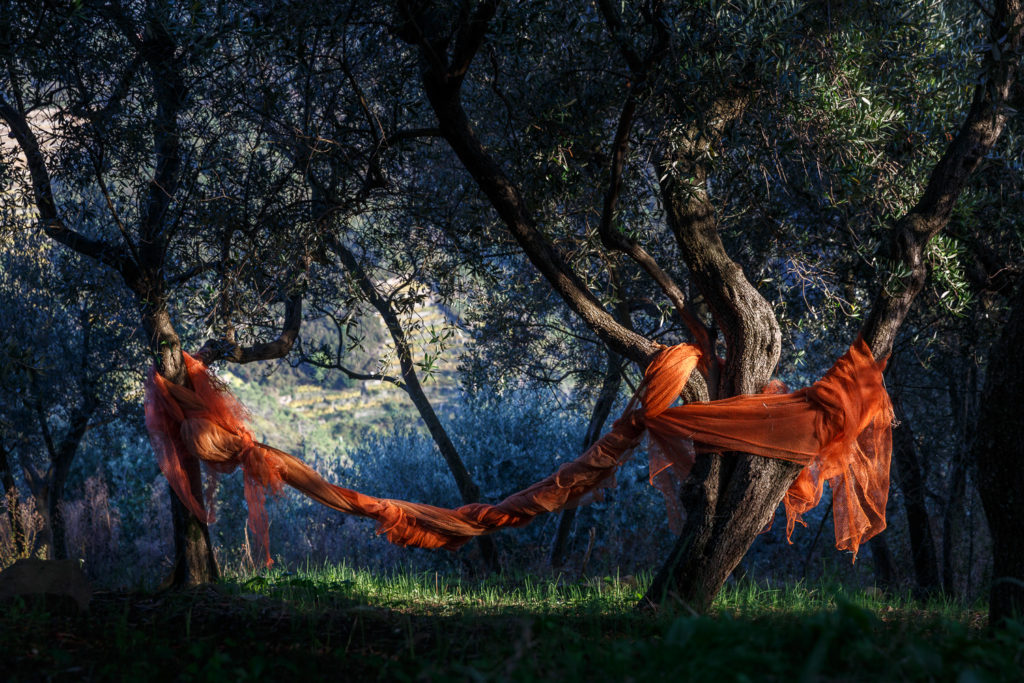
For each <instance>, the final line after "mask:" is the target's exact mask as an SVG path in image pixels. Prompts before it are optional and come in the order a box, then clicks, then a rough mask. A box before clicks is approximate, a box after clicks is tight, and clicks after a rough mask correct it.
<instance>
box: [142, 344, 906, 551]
mask: <svg viewBox="0 0 1024 683" xmlns="http://www.w3.org/2000/svg"><path fill="white" fill-rule="evenodd" d="M184 355H185V364H186V368H187V371H188V377H189V381H190V384H191V385H192V387H191V388H187V387H183V386H178V385H175V384H172V383H170V382H168V381H166V380H165V379H164V378H163V377H162V376H161V375H160V374H159V373H157V372H156V371H151V372H150V375H149V380H148V382H147V385H146V427H147V428H148V430H149V433H150V437H151V439H152V442H153V447H154V449H155V451H156V453H157V457H158V460H159V464H160V469H161V470H162V471H163V473H164V474H165V475H166V477H167V479H168V481H169V482H170V484H171V486H172V487H173V489H174V490H175V492H176V493H177V494H178V496H179V498H180V499H181V500H182V501H183V502H184V504H185V505H186V506H188V508H189V509H190V510H191V511H192V512H193V513H194V514H195V515H196V516H197V517H199V518H200V519H202V520H204V521H211V518H210V516H209V515H208V514H207V512H206V509H207V508H204V506H203V505H202V503H200V501H199V500H197V499H196V497H195V496H194V495H193V493H192V491H191V489H190V488H189V484H188V478H187V475H186V473H185V464H186V462H187V460H188V459H189V458H198V459H199V460H202V461H203V462H205V463H206V464H207V465H208V466H209V467H210V468H212V469H213V470H214V472H229V471H231V470H233V469H235V468H236V467H237V466H239V465H241V466H242V470H243V472H244V476H245V497H246V503H247V504H248V506H249V524H250V526H251V527H252V529H253V531H254V532H255V534H256V536H257V538H259V539H260V540H261V542H262V543H263V548H264V552H265V553H266V557H267V562H268V563H269V562H270V555H269V551H268V549H267V530H268V523H267V515H266V510H265V507H264V498H265V495H266V491H267V490H268V489H269V490H270V491H272V492H276V491H279V490H280V488H281V485H282V484H283V483H285V484H288V485H289V486H292V487H294V488H296V489H298V490H299V491H301V492H302V493H304V494H305V495H307V496H309V497H310V498H312V499H313V500H316V501H318V502H320V503H322V504H324V505H327V506H329V507H332V508H334V509H336V510H340V511H342V512H346V513H349V514H354V515H360V516H363V517H369V518H372V519H374V520H376V521H377V522H378V523H379V525H380V527H379V532H380V533H383V534H386V535H387V538H388V540H389V541H391V542H392V543H397V544H400V545H414V546H419V547H422V548H447V549H450V550H454V549H456V548H459V547H460V546H462V545H463V544H465V543H466V542H467V541H469V540H470V539H472V538H473V537H475V536H480V535H482V534H486V533H490V532H493V531H497V530H498V529H502V528H505V527H511V526H523V525H525V524H528V523H529V522H530V521H531V520H532V519H533V518H534V517H535V516H537V515H539V514H541V513H544V512H553V511H556V510H560V509H564V508H566V507H570V506H572V505H577V504H579V503H580V502H582V501H583V499H584V497H586V496H590V495H593V494H595V493H597V492H598V491H599V489H601V488H602V487H606V486H609V485H611V484H612V482H613V481H614V479H613V475H614V473H615V470H616V469H617V468H618V467H619V465H621V464H622V463H623V462H624V461H625V460H626V459H627V458H628V457H629V455H630V454H631V452H632V451H633V449H634V448H635V447H636V446H637V445H638V444H639V442H640V440H641V438H642V437H643V435H644V433H645V432H646V433H647V434H649V437H650V448H649V450H650V453H651V468H650V472H651V478H652V483H657V482H656V479H657V480H663V478H664V477H665V476H666V475H667V474H671V475H672V476H673V477H674V478H675V480H676V481H681V480H682V479H684V478H685V477H686V476H687V475H688V474H689V472H690V468H691V467H692V466H693V463H694V459H695V457H696V454H697V453H708V452H726V451H735V452H741V453H754V454H758V455H763V456H765V457H769V458H779V459H782V460H788V461H790V462H794V463H797V464H800V465H803V466H804V469H803V471H802V472H801V473H800V475H799V476H798V477H797V480H796V481H795V482H794V483H793V485H792V487H791V488H790V489H789V491H788V492H787V493H786V496H785V499H784V503H785V507H786V515H787V518H788V524H787V533H788V534H791V533H792V531H793V527H794V525H795V524H796V523H797V522H800V523H803V522H802V520H801V516H802V515H803V513H805V512H806V511H808V510H810V509H811V508H812V507H814V506H815V505H817V503H818V501H819V500H820V499H821V495H822V487H823V485H824V482H825V481H828V482H829V484H830V486H831V487H832V491H833V501H834V503H833V515H834V521H835V531H836V546H837V547H838V548H840V549H846V550H851V551H853V553H854V555H855V556H856V553H857V549H858V548H859V546H860V544H861V543H862V542H864V541H865V540H867V539H869V538H871V537H872V536H874V535H875V534H877V533H878V532H880V531H881V530H882V529H884V528H885V503H886V498H887V496H888V491H889V459H890V455H891V451H892V445H891V433H890V426H891V421H892V406H891V404H890V402H889V396H888V394H887V393H886V391H885V387H884V385H883V382H882V369H883V368H884V366H885V362H884V361H882V362H876V361H875V360H874V358H873V357H872V355H871V351H870V350H869V349H868V347H867V344H866V343H864V341H863V340H861V339H858V341H857V342H856V343H855V344H854V345H853V346H852V347H850V350H849V351H848V352H847V353H846V354H844V355H843V356H842V357H841V358H840V359H839V360H837V361H836V364H835V365H834V366H833V367H832V369H831V370H829V371H828V373H827V374H826V375H825V376H824V377H823V378H822V379H821V380H819V381H818V382H816V383H815V384H814V385H813V386H811V387H807V388H805V389H800V390H799V391H795V392H792V393H779V391H780V389H779V386H780V385H778V384H776V383H773V384H772V385H769V387H767V388H766V393H761V394H755V395H744V396H736V397H733V398H728V399H724V400H720V401H710V402H706V403H691V404H688V405H682V406H675V407H670V406H671V405H672V403H673V402H674V401H675V400H676V398H677V397H678V396H679V394H680V392H681V391H682V389H683V387H684V386H685V385H686V382H687V380H688V379H689V376H690V373H691V372H692V371H693V370H694V368H695V367H697V364H698V362H699V361H700V359H701V352H700V350H699V349H698V348H697V347H696V346H694V345H690V344H681V345H679V346H674V347H671V348H667V349H665V350H663V351H662V352H661V353H659V354H658V355H657V356H656V357H655V359H654V360H653V361H652V362H651V364H650V365H649V366H648V368H647V371H646V372H645V374H644V380H643V382H642V384H641V386H640V388H639V390H638V391H637V394H636V395H635V396H634V397H633V400H631V401H630V403H629V405H628V406H627V408H626V411H625V412H624V413H623V415H622V417H620V418H619V419H618V420H616V421H615V423H614V425H613V427H612V429H611V431H610V432H609V433H608V434H606V435H605V436H603V437H601V439H599V440H598V441H597V442H596V443H595V444H594V445H593V446H591V447H590V448H589V449H588V450H587V451H586V452H585V453H583V454H582V455H580V456H579V457H578V458H577V459H576V460H573V461H572V462H568V463H566V464H564V465H562V466H561V467H560V468H559V469H558V471H557V472H555V473H554V474H551V475H550V476H548V477H547V478H545V479H543V480H542V481H539V482H537V483H536V484H533V485H532V486H530V487H529V488H527V489H525V490H523V491H520V492H518V493H514V494H512V495H511V496H509V497H508V498H506V499H505V500H503V501H501V502H500V503H498V504H497V505H487V504H483V503H474V504H471V505H464V506H462V507H460V508H457V509H454V510H452V509H447V508H440V507H435V506H432V505H425V504H421V503H411V502H408V501H404V500H393V499H385V498H374V497H373V496H367V495H364V494H362V493H359V492H358V491H353V490H350V489H346V488H342V487H340V486H335V485H333V484H330V483H328V482H327V481H325V480H324V479H323V478H322V477H321V476H320V475H319V474H317V473H316V472H315V471H314V470H313V469H311V468H310V467H308V466H307V465H305V464H304V463H303V462H302V461H300V460H298V459H297V458H295V457H294V456H292V455H289V454H288V453H284V452H283V451H279V450H277V449H276V448H272V447H270V446H267V445H265V444H261V443H258V442H256V441H255V440H254V439H253V437H252V433H251V432H250V431H249V429H248V428H247V427H246V424H245V419H246V413H245V410H244V408H243V407H242V406H241V404H240V403H238V401H237V400H236V399H235V398H234V396H232V395H231V394H230V393H229V392H228V390H227V388H226V387H225V386H224V385H223V384H221V383H220V382H219V381H218V380H217V379H216V378H215V377H213V376H212V375H211V374H210V373H209V371H208V370H207V367H206V366H205V365H204V364H203V363H202V362H200V361H199V360H196V359H194V358H192V357H191V356H189V355H188V354H184ZM664 490H668V489H664ZM666 499H667V500H668V501H669V502H670V503H674V502H675V501H674V500H673V496H671V495H668V496H666ZM207 507H209V506H207ZM676 510H677V508H676ZM670 516H675V514H674V513H673V508H672V507H670Z"/></svg>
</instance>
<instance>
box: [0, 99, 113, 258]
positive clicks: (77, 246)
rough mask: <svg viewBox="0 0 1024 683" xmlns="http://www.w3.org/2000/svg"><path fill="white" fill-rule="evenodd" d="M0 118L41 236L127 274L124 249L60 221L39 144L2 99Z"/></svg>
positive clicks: (22, 118)
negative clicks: (16, 150)
mask: <svg viewBox="0 0 1024 683" xmlns="http://www.w3.org/2000/svg"><path fill="white" fill-rule="evenodd" d="M0 118H2V119H3V120H4V121H5V122H6V123H7V126H8V127H9V128H10V130H11V134H12V135H13V136H14V139H15V141H17V143H18V146H19V147H20V148H21V151H22V154H24V155H25V161H26V164H27V166H28V171H29V175H30V177H31V181H32V194H33V197H34V199H35V206H36V211H37V212H38V213H39V225H40V227H41V228H42V230H43V232H44V233H45V234H46V235H47V236H48V237H50V238H51V239H53V240H55V241H56V242H59V243H61V244H63V245H64V246H66V247H68V248H69V249H71V250H72V251H76V252H78V253H79V254H82V255H84V256H88V257H90V258H92V259H95V260H97V261H99V262H100V263H103V264H105V265H107V266H110V267H111V268H113V269H114V270H116V271H118V272H119V273H121V274H122V275H124V274H125V273H127V272H128V271H129V270H130V269H131V268H132V263H131V261H130V260H129V258H128V255H127V253H126V252H125V251H124V249H122V248H119V247H115V246H114V245H112V244H108V243H107V242H104V241H102V240H97V239H92V238H90V237H86V236H85V235H83V234H81V233H79V232H76V231H74V230H71V229H69V228H68V227H67V225H66V224H65V223H64V221H63V220H62V219H61V218H60V215H59V213H58V211H57V204H56V201H55V200H54V197H53V186H52V184H51V182H50V174H49V171H47V169H46V161H45V160H44V159H43V154H42V151H41V150H40V148H39V141H38V140H37V139H36V136H35V133H33V132H32V129H31V128H30V127H29V125H28V120H27V118H26V117H25V114H24V112H22V111H19V110H17V109H15V108H14V107H12V106H11V105H10V104H9V103H8V102H7V100H5V99H4V98H3V96H2V95H0Z"/></svg>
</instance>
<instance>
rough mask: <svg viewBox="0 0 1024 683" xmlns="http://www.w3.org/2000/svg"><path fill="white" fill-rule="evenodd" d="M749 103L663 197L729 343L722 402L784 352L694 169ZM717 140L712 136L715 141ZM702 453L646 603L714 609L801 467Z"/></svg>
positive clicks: (691, 144) (670, 181) (754, 385)
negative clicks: (678, 527)
mask: <svg viewBox="0 0 1024 683" xmlns="http://www.w3.org/2000/svg"><path fill="white" fill-rule="evenodd" d="M745 104H746V98H745V97H744V95H743V94H742V93H733V94H730V95H729V96H726V97H724V98H722V100H720V101H719V102H717V103H716V104H715V105H714V109H715V112H714V116H709V117H708V118H710V119H712V120H714V121H716V122H717V123H716V124H715V125H716V128H714V129H712V130H710V131H701V132H696V131H693V132H690V133H689V134H683V135H681V136H680V138H678V139H677V140H674V141H672V142H671V143H670V145H671V147H670V149H669V151H668V153H667V154H666V156H665V157H664V158H663V159H662V161H661V163H660V164H659V177H660V178H661V199H662V205H663V206H664V207H665V210H666V217H667V220H668V224H669V227H670V228H671V230H672V233H673V235H674V236H675V238H676V243H677V244H678V245H679V249H680V252H681V253H682V255H683V259H684V260H685V261H686V264H687V266H688V267H689V269H690V277H691V280H692V282H693V283H694V284H695V285H696V287H697V289H698V290H699V291H700V293H701V295H702V296H703V297H704V300H705V302H706V303H707V305H708V308H709V309H710V311H711V313H712V316H713V317H714V320H715V323H716V325H717V327H718V328H719V329H720V330H721V332H722V336H723V337H724V339H725V342H726V345H727V349H728V352H727V356H726V359H725V371H724V372H723V373H722V375H721V379H720V382H719V386H717V387H710V388H709V389H710V391H711V392H713V395H714V396H716V397H717V398H726V397H729V396H735V395H738V394H749V393H755V392H757V391H760V390H761V388H762V387H763V386H764V385H765V384H766V383H767V382H768V380H769V379H770V377H771V373H772V371H773V370H774V368H775V365H776V363H777V362H778V358H779V354H780V351H781V334H780V331H779V326H778V322H777V321H776V319H775V314H774V311H773V310H772V307H771V305H770V304H769V303H768V302H767V301H765V299H764V298H763V297H762V296H761V295H760V294H759V293H758V292H757V290H756V289H755V288H754V287H753V285H751V284H750V282H749V281H748V280H747V279H746V277H745V276H744V274H743V272H742V269H741V268H740V267H739V266H738V265H737V264H736V263H734V262H733V261H732V259H730V258H729V256H728V254H727V253H726V251H725V246H724V245H723V244H722V240H721V238H720V237H719V234H718V225H717V221H716V218H715V211H714V207H713V206H712V205H711V202H710V200H709V198H708V196H707V194H706V192H705V190H704V182H705V181H706V175H705V169H704V168H702V167H701V166H699V165H697V164H695V163H693V162H692V160H693V159H696V158H699V156H700V152H701V151H702V149H703V148H704V146H706V145H708V144H710V141H711V140H713V139H714V137H716V136H718V135H721V134H722V132H723V131H724V127H725V126H726V125H729V124H730V123H733V122H735V121H736V120H737V119H738V118H739V116H740V115H741V114H742V111H743V108H744V106H745ZM709 135H710V136H711V137H708V136H709ZM727 458H728V459H726V460H723V459H722V457H721V456H702V457H701V458H699V459H698V463H697V467H695V469H694V472H693V473H692V474H691V478H692V479H693V480H694V484H693V485H691V486H690V487H688V490H687V495H685V496H684V501H683V502H684V506H685V507H686V511H687V519H686V525H685V526H684V528H683V532H682V534H680V537H679V539H678V540H677V541H676V544H675V547H674V548H673V549H672V552H671V553H670V555H669V558H668V560H667V561H666V562H665V563H664V564H663V565H662V567H661V568H660V570H659V571H658V573H657V575H656V576H655V578H654V581H653V582H652V584H651V586H650V588H649V589H648V591H647V594H646V595H645V596H644V600H643V601H642V603H641V605H642V606H645V605H647V606H650V605H660V604H662V603H663V602H665V601H666V600H667V599H671V600H673V601H678V602H682V603H684V604H686V605H688V606H690V607H691V608H692V609H695V610H697V611H704V610H706V609H707V608H708V607H709V606H710V604H711V601H712V600H713V599H714V597H715V595H717V594H718V591H719V590H720V589H721V587H722V584H724V582H725V580H726V578H728V576H729V574H730V573H731V572H732V570H733V569H734V568H735V567H736V565H737V564H739V561H740V560H741V559H742V558H743V556H744V555H745V554H746V552H747V550H748V549H749V547H750V545H751V543H753V541H754V539H755V538H756V537H757V535H758V534H760V533H761V531H762V530H763V529H764V527H765V526H766V525H767V524H768V522H769V521H770V520H771V518H772V515H773V514H774V511H775V508H776V507H777V506H778V504H779V501H780V500H781V499H782V495H783V494H784V493H785V491H786V489H788V488H789V486H790V484H791V483H792V482H793V480H794V479H795V478H796V475H797V473H798V472H799V468H798V467H797V466H795V465H792V464H790V463H786V462H782V461H778V460H770V459H766V458H757V457H754V456H749V455H739V454H735V455H729V456H727Z"/></svg>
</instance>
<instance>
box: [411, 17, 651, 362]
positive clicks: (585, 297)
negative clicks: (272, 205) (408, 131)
mask: <svg viewBox="0 0 1024 683" xmlns="http://www.w3.org/2000/svg"><path fill="white" fill-rule="evenodd" d="M423 23H425V22H422V21H421V22H418V24H417V25H419V26H422V25H423ZM466 30H467V31H468V30H469V29H466ZM473 30H474V31H477V32H479V35H481V36H482V28H481V27H480V26H479V25H476V26H475V27H474V29H473ZM474 35H475V34H474ZM420 38H421V40H419V41H418V42H419V43H420V45H421V49H422V50H423V51H424V59H425V60H426V68H425V69H424V72H423V88H424V90H425V92H426V94H427V98H428V99H429V101H430V104H431V106H432V107H433V109H434V113H435V115H436V116H437V120H438V124H439V125H438V127H439V128H440V131H441V134H442V135H443V136H444V138H445V139H446V140H447V141H448V144H449V145H450V146H451V148H452V150H453V151H454V152H455V154H456V155H457V156H458V157H459V159H460V160H461V161H462V163H463V165H464V166H465V168H466V170H467V171H468V172H469V173H470V175H471V176H472V177H473V179H474V180H476V182H477V184H478V185H479V186H480V189H481V190H482V191H483V192H484V194H485V195H486V196H487V198H488V199H489V200H490V202H491V204H492V206H494V208H495V210H496V211H497V212H498V215H499V216H500V217H501V219H502V220H503V221H504V222H505V224H506V226H507V227H508V229H509V231H510V232H511V233H512V236H513V237H514V238H515V239H516V241H517V242H518V243H519V246H520V248H521V249H522V250H523V252H524V253H525V254H526V256H527V258H529V259H530V261H531V262H532V263H533V264H534V266H535V267H536V268H537V270H538V271H540V273H541V275H543V276H544V277H545V278H546V279H547V280H548V281H549V282H550V283H551V286H552V288H553V289H554V290H555V291H556V292H558V294H559V295H560V296H561V297H562V299H563V300H564V301H565V302H566V304H567V305H568V306H569V308H570V309H572V310H573V312H575V313H576V314H577V315H578V316H579V317H580V318H582V319H583V321H584V322H585V323H586V324H587V325H589V326H590V327H591V329H593V330H594V331H595V332H596V333H597V334H598V336H600V337H601V340H602V341H603V342H604V343H605V344H607V345H608V346H610V347H611V348H612V349H613V350H615V351H616V352H617V353H619V354H621V355H623V356H625V357H627V358H629V359H631V360H633V361H635V362H637V363H641V364H644V365H646V363H647V362H648V360H649V359H650V357H651V356H653V355H654V354H655V353H657V351H658V349H659V347H658V345H656V344H655V343H654V342H652V341H651V340H649V339H646V338H644V337H642V336H641V335H639V334H637V333H635V332H633V331H632V330H629V329H627V328H625V327H623V326H622V325H620V324H619V323H618V322H617V321H616V320H615V318H614V317H613V316H612V315H611V314H610V313H608V311H606V310H605V309H604V307H603V306H602V305H601V303H600V302H599V301H598V299H597V297H595V296H594V294H593V293H592V292H591V291H590V290H589V289H588V288H587V286H586V285H585V284H584V283H583V281H582V280H581V279H580V278H579V276H578V275H576V273H575V272H573V270H572V268H571V267H570V266H569V265H568V264H567V263H566V261H565V259H564V258H563V256H562V254H561V252H560V251H559V250H558V248H557V247H556V246H555V245H554V244H552V243H551V242H550V241H549V240H548V239H547V237H545V236H544V234H543V233H541V232H540V230H538V229H537V226H536V224H535V223H534V220H533V217H532V216H531V214H530V212H529V211H528V209H527V208H526V205H525V202H524V201H523V198H522V195H521V194H520V192H519V188H518V187H517V186H516V185H515V184H514V183H513V182H512V181H511V180H510V179H509V177H508V176H507V175H505V173H504V171H503V170H502V169H501V167H500V166H499V165H498V164H497V162H495V160H494V159H493V158H492V157H491V156H490V155H489V154H488V153H487V151H486V150H485V149H484V147H483V145H482V143H481V142H480V140H479V138H477V136H476V132H475V130H474V129H473V127H472V124H471V123H470V122H469V119H468V117H467V116H466V112H465V111H464V110H463V108H462V103H461V102H460V100H459V91H458V88H457V87H454V88H453V87H452V86H451V83H450V81H449V80H448V78H447V74H446V73H444V72H438V70H437V67H436V66H431V65H432V64H433V60H431V59H430V55H429V54H427V53H426V50H427V47H428V46H429V45H431V44H432V43H431V41H430V40H428V39H426V38H424V37H423V36H422V35H421V36H420ZM466 40H467V41H468V40H469V39H468V38H467V39H466ZM434 42H437V41H434ZM467 44H468V43H467ZM464 58H465V57H463V59H464ZM462 75H464V73H463V74H462ZM460 77H461V76H460Z"/></svg>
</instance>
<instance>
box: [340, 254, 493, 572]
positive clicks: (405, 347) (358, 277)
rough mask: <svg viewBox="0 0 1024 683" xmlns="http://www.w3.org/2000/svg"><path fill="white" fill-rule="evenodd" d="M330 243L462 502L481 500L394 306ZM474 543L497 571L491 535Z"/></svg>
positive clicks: (350, 258)
mask: <svg viewBox="0 0 1024 683" xmlns="http://www.w3.org/2000/svg"><path fill="white" fill-rule="evenodd" d="M330 245H331V249H333V250H334V252H335V253H336V254H337V255H338V258H339V259H340V260H341V263H342V265H343V266H344V268H345V270H346V271H348V273H349V274H350V275H351V276H352V277H353V278H354V279H355V281H356V284H357V285H358V286H359V288H360V290H362V292H363V295H364V296H365V297H366V298H367V300H368V301H369V302H370V304H371V305H372V306H373V307H374V308H375V309H376V310H377V313H378V314H379V315H380V317H381V319H382V320H383V321H384V325H385V326H386V327H387V328H388V332H389V333H390V334H391V340H392V341H393V342H394V344H395V350H396V351H397V352H398V363H399V366H400V368H401V371H402V380H403V381H404V382H405V384H404V386H403V387H402V388H403V389H404V390H405V392H406V393H407V394H409V398H410V399H412V403H413V405H414V406H416V410H417V411H418V412H419V414H420V418H421V419H422V420H423V422H424V424H426V425H427V430H428V431H429V432H430V436H431V437H432V438H433V439H434V443H435V444H436V445H437V449H438V451H440V452H441V457H442V458H444V461H445V463H446V464H447V465H448V470H449V471H450V472H451V473H452V477H454V478H455V485H456V486H457V487H458V489H459V495H460V496H461V498H462V502H463V503H464V504H467V505H468V504H470V503H478V502H480V487H479V486H477V484H476V482H475V481H473V476H472V475H471V474H470V473H469V470H468V469H466V464H465V463H464V462H463V461H462V457H461V456H460V455H459V450H458V449H457V448H456V447H455V444H454V443H452V440H451V437H449V436H448V430H446V429H445V428H444V425H443V424H442V423H441V420H440V418H438V417H437V413H436V412H434V406H433V405H431V403H430V399H428V398H427V395H426V393H425V392H424V391H423V386H422V385H421V384H420V380H419V376H418V375H417V374H416V365H415V363H413V359H412V349H411V348H410V346H409V340H408V339H407V338H406V336H405V330H404V329H403V328H402V323H401V320H399V318H398V314H397V313H396V312H395V309H394V306H393V305H392V304H391V301H390V300H389V299H386V298H385V297H384V296H383V295H382V294H381V293H380V292H378V291H377V288H376V286H374V284H373V281H372V280H370V277H369V275H367V273H366V271H365V270H364V269H363V267H362V265H361V264H360V263H359V260H358V259H356V257H355V255H354V254H353V253H352V252H351V251H349V249H348V248H347V247H346V246H345V245H344V244H342V243H341V242H340V241H338V240H336V239H332V240H331V241H330ZM476 542H477V545H478V547H479V548H480V553H481V555H482V556H483V559H484V564H485V565H486V566H487V567H488V569H490V570H491V571H493V572H500V571H501V561H500V559H499V558H498V547H497V544H496V543H495V542H494V539H493V538H492V537H491V536H479V537H477V539H476Z"/></svg>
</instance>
